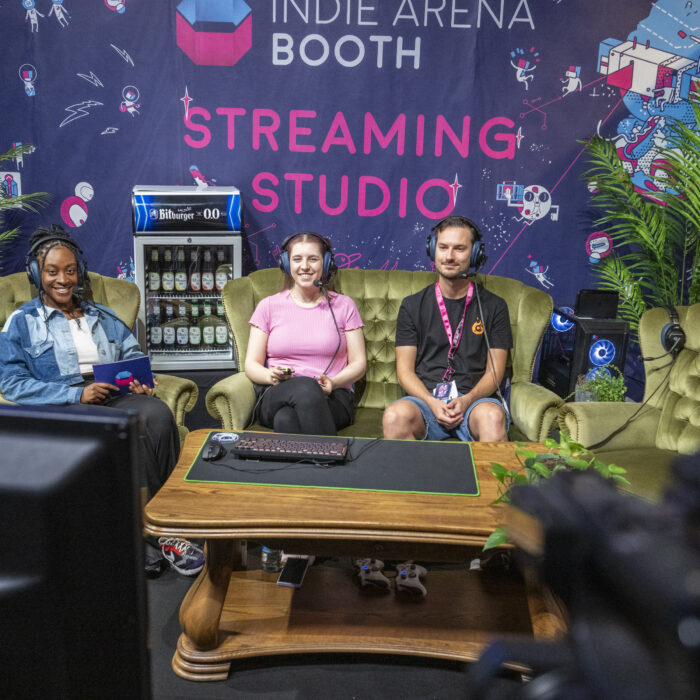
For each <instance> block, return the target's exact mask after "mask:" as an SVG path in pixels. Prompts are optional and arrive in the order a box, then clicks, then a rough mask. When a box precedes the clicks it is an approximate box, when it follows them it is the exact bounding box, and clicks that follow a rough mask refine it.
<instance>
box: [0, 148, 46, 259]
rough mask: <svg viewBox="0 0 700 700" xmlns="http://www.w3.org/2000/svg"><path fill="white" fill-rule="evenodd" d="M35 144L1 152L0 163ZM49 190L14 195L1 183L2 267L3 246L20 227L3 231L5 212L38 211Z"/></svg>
mask: <svg viewBox="0 0 700 700" xmlns="http://www.w3.org/2000/svg"><path fill="white" fill-rule="evenodd" d="M33 150H34V146H32V145H31V144H22V145H20V146H14V147H13V148H11V149H10V150H9V151H7V153H3V154H0V163H1V162H3V161H6V160H14V159H15V158H19V157H20V156H22V155H23V154H25V153H31V152H32V151H33ZM49 196H50V195H49V194H48V193H47V192H33V193H31V194H21V195H19V196H16V197H12V196H11V194H10V193H9V192H6V191H5V188H4V187H3V185H2V183H0V268H1V267H2V248H3V246H5V245H6V244H7V243H9V242H10V241H11V240H12V239H13V238H16V236H17V234H18V232H19V228H17V227H15V228H13V229H10V230H7V231H3V230H2V223H3V218H4V217H3V213H4V212H6V211H8V210H10V209H22V210H24V211H32V212H36V211H38V209H37V207H38V206H40V205H43V204H45V203H46V202H47V201H48V199H49Z"/></svg>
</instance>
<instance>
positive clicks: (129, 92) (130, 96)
mask: <svg viewBox="0 0 700 700" xmlns="http://www.w3.org/2000/svg"><path fill="white" fill-rule="evenodd" d="M122 97H123V98H124V99H123V100H122V103H121V105H120V106H119V110H120V111H121V112H128V113H129V114H130V115H131V116H132V117H135V116H136V115H137V114H139V110H138V107H140V106H141V104H140V103H139V102H138V99H139V97H140V95H139V91H138V88H136V87H134V86H133V85H127V86H126V87H125V88H124V89H123V90H122Z"/></svg>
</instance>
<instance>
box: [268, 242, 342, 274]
mask: <svg viewBox="0 0 700 700" xmlns="http://www.w3.org/2000/svg"><path fill="white" fill-rule="evenodd" d="M299 236H313V237H314V238H317V239H318V240H319V241H320V243H321V247H322V249H323V269H322V271H321V282H322V283H323V284H328V282H329V281H330V279H331V277H333V275H335V273H336V272H337V271H338V266H337V265H336V262H335V256H334V255H333V247H332V246H331V242H330V239H328V238H326V237H325V236H321V235H320V234H318V233H314V232H313V231H302V232H301V233H295V234H292V235H291V236H287V238H285V239H284V242H283V243H282V252H281V253H280V270H282V272H284V273H285V274H287V275H291V274H292V272H291V267H290V264H289V244H290V243H291V241H293V240H294V239H295V238H298V237H299Z"/></svg>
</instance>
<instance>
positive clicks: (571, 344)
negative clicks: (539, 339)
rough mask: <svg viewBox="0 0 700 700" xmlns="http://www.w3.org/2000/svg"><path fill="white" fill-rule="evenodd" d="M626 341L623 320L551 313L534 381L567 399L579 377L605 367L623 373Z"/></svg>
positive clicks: (626, 329) (625, 324) (626, 335)
mask: <svg viewBox="0 0 700 700" xmlns="http://www.w3.org/2000/svg"><path fill="white" fill-rule="evenodd" d="M628 341H629V324H628V323H627V321H622V320H619V319H614V318H608V319H603V318H577V317H575V316H573V315H572V316H567V315H558V314H554V316H553V320H552V324H551V325H550V328H549V329H548V330H547V333H546V334H545V340H544V342H543V345H542V359H541V361H540V370H539V374H538V381H539V383H540V384H542V385H543V386H546V387H547V388H548V389H551V390H552V391H553V392H554V393H555V394H558V395H559V396H561V397H562V398H568V397H570V395H571V394H573V393H574V391H575V390H576V381H577V380H578V377H579V376H580V375H584V376H586V375H588V374H590V373H591V372H593V371H595V370H597V369H600V368H602V367H607V366H609V365H614V366H615V367H617V368H618V369H619V370H620V372H622V371H624V368H625V359H626V357H627V343H628Z"/></svg>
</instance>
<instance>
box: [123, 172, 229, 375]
mask: <svg viewBox="0 0 700 700" xmlns="http://www.w3.org/2000/svg"><path fill="white" fill-rule="evenodd" d="M131 207H132V221H133V230H134V266H135V271H136V284H137V285H138V287H139V290H140V292H141V306H140V308H139V316H138V324H137V332H138V339H139V342H140V343H141V347H142V348H144V350H145V351H146V352H148V355H149V356H150V358H151V366H152V367H153V369H154V370H200V369H229V370H235V369H236V357H235V353H234V346H233V341H232V337H231V332H230V329H229V327H228V324H227V322H226V317H225V315H224V307H223V301H222V297H221V292H222V290H223V288H224V285H225V284H226V282H228V280H229V279H232V278H235V277H240V276H241V198H240V193H239V191H238V189H236V188H235V187H218V186H217V187H209V188H199V187H163V186H152V187H148V186H143V185H139V186H135V187H134V188H133V190H132V194H131Z"/></svg>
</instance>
